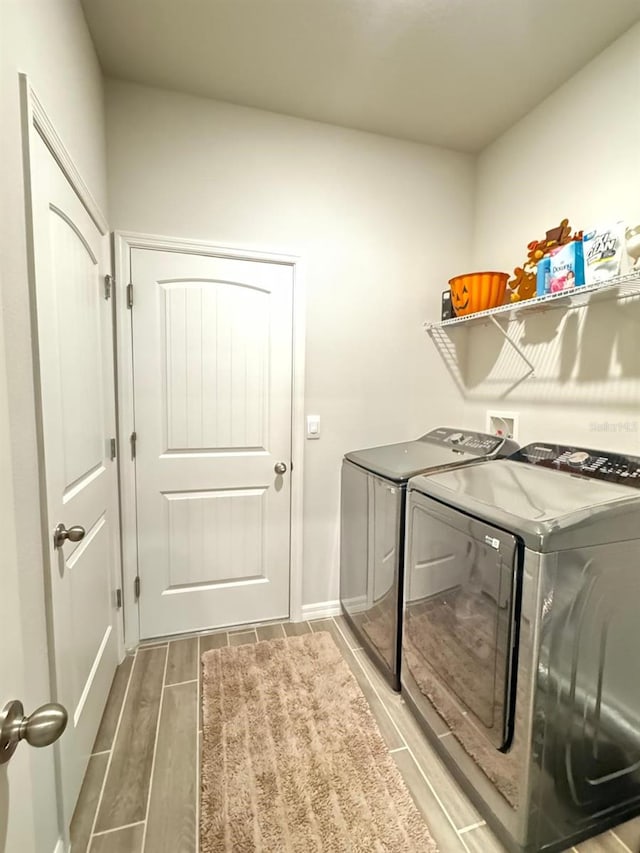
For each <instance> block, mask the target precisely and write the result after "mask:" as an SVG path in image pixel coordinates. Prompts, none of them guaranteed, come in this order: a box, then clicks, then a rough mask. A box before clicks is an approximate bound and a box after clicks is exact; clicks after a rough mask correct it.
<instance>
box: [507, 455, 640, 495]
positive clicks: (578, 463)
mask: <svg viewBox="0 0 640 853" xmlns="http://www.w3.org/2000/svg"><path fill="white" fill-rule="evenodd" d="M509 458H510V459H513V460H514V461H517V462H525V463H528V464H529V465H542V466H543V467H545V468H554V469H556V470H557V471H566V472H567V473H569V474H579V475H580V476H582V477H590V478H591V479H593V480H607V481H609V482H610V483H620V484H621V485H624V486H633V487H635V488H636V489H640V457H638V456H627V455H625V454H620V453H611V452H610V451H608V450H589V449H588V448H585V447H568V446H566V445H561V444H528V445H527V446H526V447H522V448H520V450H518V451H516V452H515V453H514V454H513V455H512V456H510V457H509Z"/></svg>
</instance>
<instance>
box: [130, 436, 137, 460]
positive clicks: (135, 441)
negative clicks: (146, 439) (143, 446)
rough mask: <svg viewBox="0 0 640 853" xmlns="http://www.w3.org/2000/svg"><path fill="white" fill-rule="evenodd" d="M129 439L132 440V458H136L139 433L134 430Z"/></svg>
mask: <svg viewBox="0 0 640 853" xmlns="http://www.w3.org/2000/svg"><path fill="white" fill-rule="evenodd" d="M129 441H130V442H131V458H132V459H135V458H136V445H137V443H138V433H137V432H135V431H134V432H132V433H131V438H130V439H129Z"/></svg>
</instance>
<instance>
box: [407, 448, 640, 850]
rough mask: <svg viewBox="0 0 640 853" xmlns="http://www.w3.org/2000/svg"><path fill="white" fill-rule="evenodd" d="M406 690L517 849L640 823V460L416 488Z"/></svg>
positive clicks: (593, 453) (571, 462) (548, 464)
mask: <svg viewBox="0 0 640 853" xmlns="http://www.w3.org/2000/svg"><path fill="white" fill-rule="evenodd" d="M401 660H402V663H401V681H402V693H403V695H404V697H405V700H406V701H407V703H408V704H409V706H410V707H411V709H412V710H413V712H414V714H415V715H416V716H417V718H418V720H419V722H420V723H421V725H422V727H423V728H424V731H425V733H426V734H427V736H428V737H429V738H430V739H431V740H432V742H433V744H434V746H435V748H436V750H437V751H438V752H439V754H440V755H441V757H442V758H443V760H444V761H445V763H446V764H447V766H448V767H449V769H450V770H451V772H452V773H453V774H454V776H456V778H457V779H458V781H459V782H460V784H461V785H462V786H463V788H464V789H465V791H466V792H467V794H468V795H469V797H470V798H471V799H472V800H473V801H474V803H475V804H476V806H477V808H478V810H479V811H480V813H481V815H482V817H484V818H485V819H486V820H487V822H488V823H489V824H490V826H491V827H492V828H493V830H494V831H495V832H496V834H497V835H498V836H499V837H500V838H501V840H502V841H503V843H504V844H505V846H506V847H507V848H508V849H509V850H513V851H528V853H529V851H557V850H565V849H567V848H569V847H571V846H572V845H573V844H575V843H577V842H578V841H580V840H582V839H584V838H587V837H590V836H592V835H596V834H598V833H600V832H602V831H603V830H604V829H606V828H608V827H610V826H613V825H616V824H618V823H620V822H621V821H623V820H626V819H627V818H629V817H631V816H633V815H636V814H639V813H640V457H632V456H624V455H619V454H614V453H610V452H608V451H597V450H589V449H585V448H576V447H566V446H558V445H554V444H546V443H538V444H531V445H528V446H527V447H524V448H521V449H519V450H518V451H516V452H515V453H514V454H513V455H512V456H511V457H509V458H508V459H500V460H495V461H490V462H487V463H486V464H485V465H479V466H474V467H465V468H460V469H456V470H453V471H445V472H440V473H436V474H434V475H429V476H418V477H415V478H413V479H412V480H410V482H409V486H408V498H407V556H406V567H405V587H404V624H403V635H402V655H401Z"/></svg>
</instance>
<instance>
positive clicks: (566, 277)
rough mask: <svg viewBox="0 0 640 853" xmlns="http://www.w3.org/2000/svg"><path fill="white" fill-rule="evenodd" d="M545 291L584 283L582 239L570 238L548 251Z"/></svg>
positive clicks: (566, 288)
mask: <svg viewBox="0 0 640 853" xmlns="http://www.w3.org/2000/svg"><path fill="white" fill-rule="evenodd" d="M547 283H548V288H549V289H548V290H547V293H560V291H563V290H572V289H573V288H574V287H580V285H582V284H584V283H585V278H584V255H583V251H582V241H580V240H572V241H571V242H570V243H567V244H566V246H558V248H557V249H553V250H552V251H551V252H550V253H549V278H548V282H547Z"/></svg>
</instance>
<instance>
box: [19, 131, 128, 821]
mask: <svg viewBox="0 0 640 853" xmlns="http://www.w3.org/2000/svg"><path fill="white" fill-rule="evenodd" d="M30 160H31V189H32V224H33V232H32V237H33V252H34V264H35V289H36V313H37V347H38V370H39V392H40V406H41V418H42V424H41V427H42V429H41V434H42V452H43V455H44V475H45V476H44V484H45V500H46V506H45V517H46V541H47V543H48V554H47V556H48V560H49V568H50V572H49V578H50V617H51V627H52V629H53V651H54V662H55V678H54V681H55V685H56V691H55V694H56V695H55V696H54V697H53V698H55V700H56V701H58V702H60V703H61V704H62V705H64V706H65V707H66V708H67V710H68V712H69V723H68V727H67V731H66V733H65V735H64V736H63V737H62V739H61V741H60V746H59V749H60V766H61V774H60V778H61V787H62V805H63V811H64V817H65V821H66V824H67V825H68V823H69V820H70V817H71V814H72V812H73V807H74V805H75V802H76V799H77V795H78V792H79V789H80V784H81V782H82V778H83V775H84V771H85V768H86V764H87V760H88V757H89V755H90V753H91V748H92V746H93V741H94V738H95V735H96V732H97V729H98V725H99V723H100V719H101V716H102V712H103V709H104V705H105V702H106V698H107V694H108V691H109V688H110V685H111V681H112V678H113V675H114V672H115V668H116V663H117V654H118V651H117V645H118V643H117V630H116V628H117V622H116V620H117V615H116V614H117V611H116V601H115V592H114V578H115V577H117V574H118V573H119V563H118V560H119V557H118V554H119V549H118V547H117V544H118V535H119V531H118V514H117V480H116V468H115V463H114V462H113V461H112V459H111V453H110V439H111V438H112V437H114V436H115V417H114V415H115V412H114V409H115V405H114V372H113V350H112V335H113V325H112V308H111V302H109V301H107V300H106V299H105V290H104V278H103V277H104V274H105V273H106V272H107V266H106V258H107V249H108V246H107V238H106V237H103V236H102V235H101V234H100V232H99V230H98V228H97V227H96V225H95V223H94V222H93V220H92V219H91V217H90V216H89V214H88V213H87V210H86V209H85V207H84V206H83V204H82V203H81V201H80V199H79V197H78V196H77V195H76V193H75V192H74V190H73V188H72V186H71V184H70V183H69V182H68V181H67V179H66V177H65V176H64V174H63V173H62V171H61V170H60V168H59V167H58V165H57V163H56V162H55V160H54V159H53V157H52V156H51V154H50V152H49V150H48V148H47V147H46V146H45V144H44V142H43V141H42V139H41V138H40V137H39V136H38V135H37V134H36V133H33V134H32V138H31V141H30ZM59 524H63V525H64V526H65V528H66V529H67V530H69V529H70V528H72V527H74V528H75V530H74V531H71V532H70V534H69V538H67V539H64V538H60V539H59V542H58V544H54V529H55V528H56V527H57V526H58V525H59ZM80 537H82V538H80ZM74 540H75V541H74ZM48 598H49V596H48Z"/></svg>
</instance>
